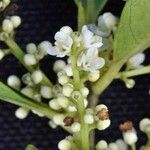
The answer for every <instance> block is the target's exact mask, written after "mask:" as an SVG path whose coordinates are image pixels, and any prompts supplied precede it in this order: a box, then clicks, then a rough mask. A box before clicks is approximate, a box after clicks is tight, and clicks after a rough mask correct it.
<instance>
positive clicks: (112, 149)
mask: <svg viewBox="0 0 150 150" xmlns="http://www.w3.org/2000/svg"><path fill="white" fill-rule="evenodd" d="M108 148H109V150H119V149H118V146H117V144H116V143H113V142H112V143H109V145H108Z"/></svg>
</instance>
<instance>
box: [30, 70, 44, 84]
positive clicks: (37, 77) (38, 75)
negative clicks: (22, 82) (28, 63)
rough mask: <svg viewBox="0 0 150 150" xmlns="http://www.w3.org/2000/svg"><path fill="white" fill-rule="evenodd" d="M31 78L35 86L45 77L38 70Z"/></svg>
mask: <svg viewBox="0 0 150 150" xmlns="http://www.w3.org/2000/svg"><path fill="white" fill-rule="evenodd" d="M31 78H32V80H33V82H34V83H35V84H38V83H40V82H41V81H42V79H43V75H42V72H41V71H40V70H36V71H34V72H33V73H32V75H31Z"/></svg>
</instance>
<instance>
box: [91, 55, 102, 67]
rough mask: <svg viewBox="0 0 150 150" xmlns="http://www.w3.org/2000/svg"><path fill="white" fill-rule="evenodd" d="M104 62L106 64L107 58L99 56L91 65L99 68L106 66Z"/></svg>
mask: <svg viewBox="0 0 150 150" xmlns="http://www.w3.org/2000/svg"><path fill="white" fill-rule="evenodd" d="M104 64H105V59H103V58H101V57H99V58H97V59H96V60H95V61H93V62H92V63H91V67H92V68H95V69H96V70H98V69H101V68H102V67H103V66H104Z"/></svg>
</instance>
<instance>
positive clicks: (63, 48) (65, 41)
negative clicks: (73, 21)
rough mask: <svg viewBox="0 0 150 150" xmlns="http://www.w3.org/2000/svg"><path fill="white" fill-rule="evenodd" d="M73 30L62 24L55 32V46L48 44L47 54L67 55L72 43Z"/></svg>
mask: <svg viewBox="0 0 150 150" xmlns="http://www.w3.org/2000/svg"><path fill="white" fill-rule="evenodd" d="M72 34H73V31H72V29H71V28H70V27H68V26H64V27H62V28H61V29H60V31H58V32H57V33H56V34H55V37H54V39H55V40H56V41H55V46H54V47H53V46H52V45H49V48H48V49H47V52H48V54H50V55H52V56H56V57H64V56H66V55H69V53H70V51H71V47H72V44H73V39H72Z"/></svg>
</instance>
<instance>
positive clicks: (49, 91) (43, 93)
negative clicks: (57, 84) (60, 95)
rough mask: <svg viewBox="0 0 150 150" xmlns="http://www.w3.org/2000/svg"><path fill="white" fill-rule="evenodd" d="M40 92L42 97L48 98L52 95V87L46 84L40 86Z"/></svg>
mask: <svg viewBox="0 0 150 150" xmlns="http://www.w3.org/2000/svg"><path fill="white" fill-rule="evenodd" d="M40 94H41V96H42V97H43V98H46V99H49V98H51V97H52V89H51V88H50V87H48V86H41V89H40Z"/></svg>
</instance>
